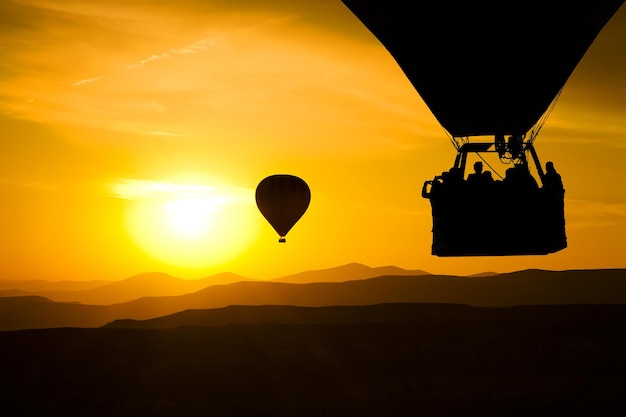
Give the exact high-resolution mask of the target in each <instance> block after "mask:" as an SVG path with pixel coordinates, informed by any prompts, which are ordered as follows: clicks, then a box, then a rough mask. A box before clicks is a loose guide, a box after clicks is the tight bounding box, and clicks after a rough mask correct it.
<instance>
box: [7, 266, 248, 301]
mask: <svg viewBox="0 0 626 417" xmlns="http://www.w3.org/2000/svg"><path fill="white" fill-rule="evenodd" d="M247 280H249V278H245V277H242V276H240V275H237V274H233V273H230V272H225V273H221V274H216V275H211V276H208V277H206V278H202V279H197V280H186V279H180V278H175V277H173V276H171V275H168V274H165V273H161V272H147V273H143V274H137V275H134V276H132V277H130V278H127V279H124V280H121V281H102V283H103V284H102V285H99V286H95V287H89V288H86V289H76V290H60V289H59V290H54V289H49V288H53V286H52V285H50V284H54V282H48V283H47V284H48V285H46V286H45V287H44V288H46V289H40V290H37V289H36V288H37V287H36V286H35V285H34V283H33V282H28V281H27V282H26V283H25V284H24V288H29V289H30V291H27V290H24V289H22V288H20V289H11V290H4V291H0V297H2V296H16V295H39V296H42V297H46V298H49V299H50V300H53V301H59V302H80V303H83V304H96V305H110V304H117V303H122V302H126V301H132V300H136V299H138V298H142V297H165V296H176V295H183V294H189V293H193V292H196V291H198V290H201V289H203V288H207V287H210V286H212V285H225V284H232V283H234V282H239V281H247ZM0 283H2V281H0ZM11 283H12V284H14V285H19V282H16V281H11ZM6 285H7V284H6V283H4V285H0V288H2V287H3V286H6ZM67 286H68V285H67V283H63V284H62V285H61V286H60V288H64V287H67Z"/></svg>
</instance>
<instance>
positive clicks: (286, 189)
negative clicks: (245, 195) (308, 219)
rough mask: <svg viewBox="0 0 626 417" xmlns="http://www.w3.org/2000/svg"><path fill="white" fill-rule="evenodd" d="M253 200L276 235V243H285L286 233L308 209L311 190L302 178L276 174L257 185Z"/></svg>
mask: <svg viewBox="0 0 626 417" xmlns="http://www.w3.org/2000/svg"><path fill="white" fill-rule="evenodd" d="M255 198H256V204H257V207H258V208H259V211H260V212H261V214H262V215H263V217H265V219H266V220H267V221H268V223H269V224H270V225H271V226H272V227H273V228H274V230H275V231H276V233H278V236H279V237H280V238H279V239H278V242H279V243H285V242H286V241H287V239H286V238H285V237H286V236H287V233H288V232H289V231H290V230H291V228H292V227H293V226H294V225H295V224H296V223H297V222H298V220H300V218H301V217H302V216H303V215H304V213H305V212H306V210H307V208H308V207H309V203H310V201H311V190H310V189H309V186H308V185H307V183H306V182H304V180H303V179H302V178H299V177H296V176H294V175H289V174H276V175H270V176H269V177H266V178H264V179H263V180H262V181H261V182H260V183H259V185H258V186H257V188H256V193H255Z"/></svg>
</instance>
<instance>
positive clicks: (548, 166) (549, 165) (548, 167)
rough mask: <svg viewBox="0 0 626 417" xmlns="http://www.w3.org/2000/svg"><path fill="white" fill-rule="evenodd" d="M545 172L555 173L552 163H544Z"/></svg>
mask: <svg viewBox="0 0 626 417" xmlns="http://www.w3.org/2000/svg"><path fill="white" fill-rule="evenodd" d="M546 171H548V172H555V171H556V170H555V169H554V164H553V163H552V161H548V162H546Z"/></svg>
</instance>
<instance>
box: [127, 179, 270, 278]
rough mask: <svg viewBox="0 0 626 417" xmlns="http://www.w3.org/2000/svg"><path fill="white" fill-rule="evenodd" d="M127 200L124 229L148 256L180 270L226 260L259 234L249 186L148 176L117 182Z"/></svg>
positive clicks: (209, 265)
mask: <svg viewBox="0 0 626 417" xmlns="http://www.w3.org/2000/svg"><path fill="white" fill-rule="evenodd" d="M115 190H116V191H115V192H116V193H117V194H118V195H123V196H124V197H125V198H127V199H128V200H131V201H130V202H129V209H128V212H127V216H126V229H127V230H128V233H129V234H130V236H131V237H132V238H133V240H134V241H135V242H136V243H137V245H138V246H139V247H140V248H141V249H142V250H143V251H144V252H145V253H146V254H148V255H149V256H151V257H153V258H155V259H157V260H159V261H162V262H165V263H168V264H171V265H174V266H177V267H183V268H190V269H198V268H205V267H212V266H216V265H220V264H223V263H226V262H228V261H230V260H232V259H234V258H235V257H237V256H238V255H239V254H240V253H241V252H243V251H244V250H245V249H246V248H247V247H248V246H249V245H250V244H251V243H252V242H253V241H254V239H255V238H256V237H257V235H258V232H259V221H258V216H257V215H256V206H255V202H254V192H253V190H249V189H245V188H241V187H233V186H226V185H223V184H220V185H205V184H181V183H169V182H158V181H146V180H129V179H125V180H123V181H118V183H117V185H116V187H115Z"/></svg>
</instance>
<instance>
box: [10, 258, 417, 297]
mask: <svg viewBox="0 0 626 417" xmlns="http://www.w3.org/2000/svg"><path fill="white" fill-rule="evenodd" d="M424 274H428V273H427V272H424V271H421V270H406V269H402V268H399V267H395V266H382V267H374V268H372V267H369V266H366V265H363V264H359V263H351V264H347V265H342V266H339V267H335V268H327V269H320V270H314V271H306V272H301V273H298V274H293V275H288V276H285V277H281V278H276V279H274V280H271V281H272V282H285V283H298V284H308V283H313V282H344V281H354V280H362V279H367V278H375V277H379V276H384V275H411V276H417V275H424ZM241 281H255V282H259V280H254V279H250V278H246V277H243V276H241V275H237V274H234V273H230V272H224V273H220V274H215V275H211V276H208V277H206V278H202V279H197V280H186V279H180V278H175V277H173V276H171V275H169V274H165V273H161V272H148V273H143V274H137V275H134V276H132V277H130V278H127V279H123V280H121V281H85V282H81V281H75V282H74V281H59V282H55V281H42V280H36V281H22V282H20V281H2V280H0V297H15V296H20V295H39V296H42V297H46V298H49V299H50V300H53V301H59V302H80V303H83V304H96V305H110V304H117V303H123V302H127V301H132V300H136V299H138V298H142V297H166V296H176V295H184V294H190V293H193V292H196V291H200V290H202V289H204V288H208V287H211V286H214V285H227V284H232V283H235V282H241ZM260 282H265V281H260Z"/></svg>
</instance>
